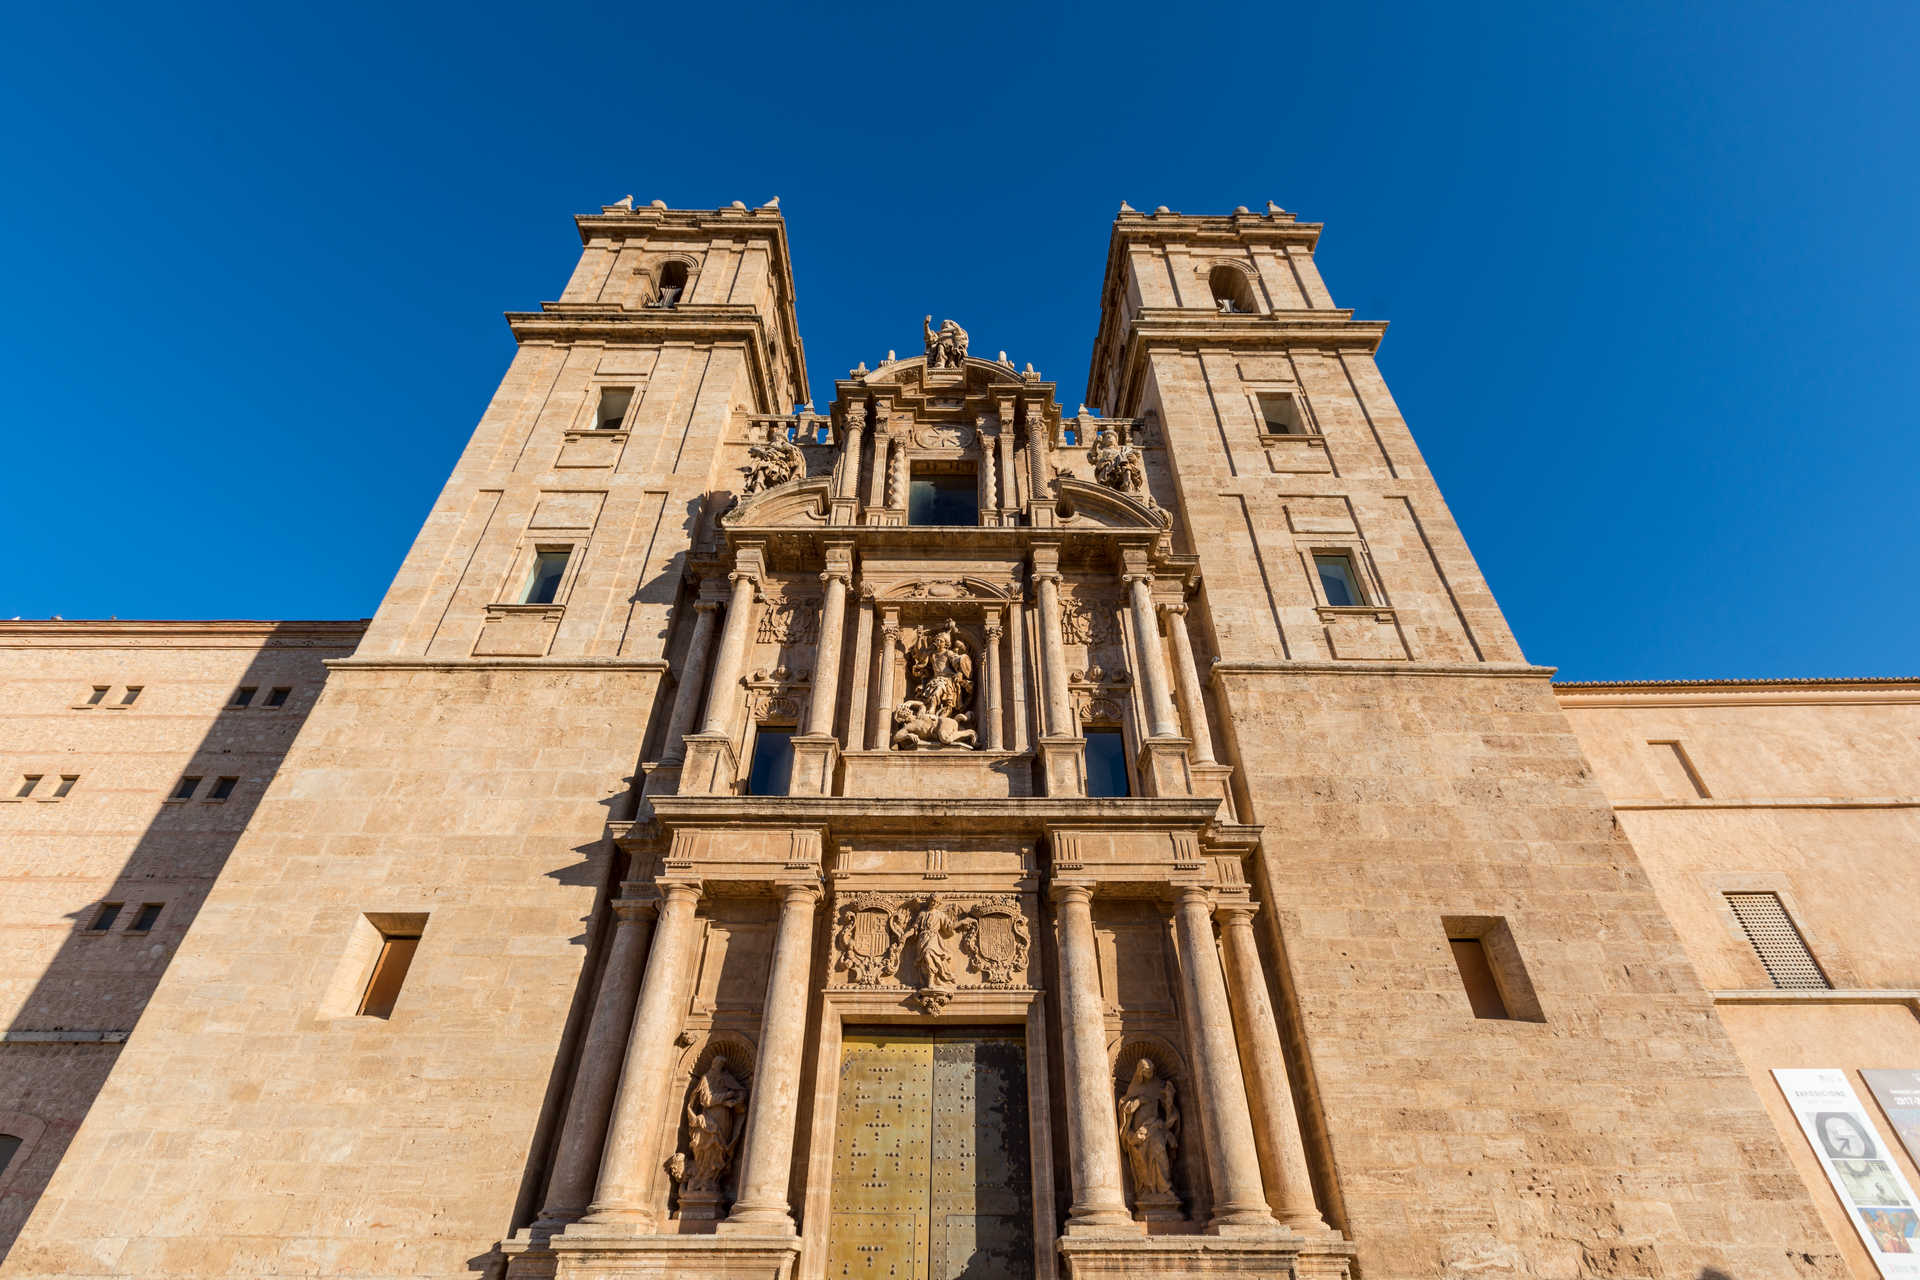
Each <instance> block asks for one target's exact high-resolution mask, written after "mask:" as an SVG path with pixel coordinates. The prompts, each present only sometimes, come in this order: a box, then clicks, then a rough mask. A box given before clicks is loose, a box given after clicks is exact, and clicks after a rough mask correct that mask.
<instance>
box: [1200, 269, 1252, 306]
mask: <svg viewBox="0 0 1920 1280" xmlns="http://www.w3.org/2000/svg"><path fill="white" fill-rule="evenodd" d="M1207 287H1208V288H1209V289H1211V290H1212V291H1213V305H1214V306H1215V307H1216V308H1218V309H1219V311H1220V314H1221V315H1223V316H1250V315H1255V314H1258V312H1259V310H1260V308H1259V306H1258V305H1257V304H1256V303H1255V302H1254V300H1253V286H1252V285H1250V284H1248V283H1247V277H1246V273H1245V272H1243V271H1239V270H1236V269H1235V268H1233V267H1215V268H1214V269H1213V270H1212V271H1210V272H1208V273H1207Z"/></svg>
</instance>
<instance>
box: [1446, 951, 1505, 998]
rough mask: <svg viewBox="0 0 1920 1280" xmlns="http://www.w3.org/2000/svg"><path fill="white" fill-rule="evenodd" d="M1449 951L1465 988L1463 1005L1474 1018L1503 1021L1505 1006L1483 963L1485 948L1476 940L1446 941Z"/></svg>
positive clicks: (1491, 970) (1486, 965)
mask: <svg viewBox="0 0 1920 1280" xmlns="http://www.w3.org/2000/svg"><path fill="white" fill-rule="evenodd" d="M1447 945H1448V946H1449V947H1451V948H1453V963H1454V965H1455V966H1456V967H1458V968H1459V970H1460V981H1461V982H1462V983H1464V984H1465V986H1466V988H1467V1003H1468V1004H1470V1005H1472V1006H1473V1016H1474V1017H1476V1018H1504V1017H1506V1016H1507V1002H1506V1001H1505V1000H1503V999H1502V998H1501V996H1500V983H1499V981H1498V980H1497V979H1495V978H1494V976H1493V965H1492V964H1491V963H1490V962H1489V961H1488V960H1487V945H1486V943H1484V942H1482V941H1481V940H1480V939H1478V938H1448V939H1447Z"/></svg>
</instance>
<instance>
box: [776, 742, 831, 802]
mask: <svg viewBox="0 0 1920 1280" xmlns="http://www.w3.org/2000/svg"><path fill="white" fill-rule="evenodd" d="M839 759H840V743H839V741H838V740H837V739H835V738H834V736H833V735H832V734H828V733H820V734H814V733H809V734H803V735H801V736H799V737H796V738H795V739H794V740H793V773H792V775H791V777H790V778H789V780H788V783H787V794H788V795H790V796H830V795H832V794H833V774H834V766H835V765H836V764H837V763H838V762H839Z"/></svg>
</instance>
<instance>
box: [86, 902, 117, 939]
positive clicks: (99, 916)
mask: <svg viewBox="0 0 1920 1280" xmlns="http://www.w3.org/2000/svg"><path fill="white" fill-rule="evenodd" d="M123 905H124V904H123V903H118V902H103V903H101V904H100V909H99V910H98V911H96V912H94V913H93V923H92V924H90V925H88V926H87V929H88V930H89V931H90V932H92V933H105V932H106V931H107V930H109V929H111V928H113V922H114V921H115V920H118V919H119V918H120V908H121V907H122V906H123Z"/></svg>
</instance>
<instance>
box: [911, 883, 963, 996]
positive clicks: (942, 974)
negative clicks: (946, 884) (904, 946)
mask: <svg viewBox="0 0 1920 1280" xmlns="http://www.w3.org/2000/svg"><path fill="white" fill-rule="evenodd" d="M955 932H957V930H956V927H955V921H954V918H953V913H952V912H951V911H950V910H948V909H947V906H946V904H945V903H943V902H941V901H940V900H939V899H937V898H929V899H928V900H927V905H926V908H925V909H924V910H922V911H921V912H920V914H919V916H918V917H917V918H916V919H915V920H914V922H913V947H914V951H915V953H916V954H918V955H919V957H920V972H921V973H923V974H925V975H926V982H927V985H928V986H930V987H950V986H952V985H953V952H952V951H951V950H950V949H949V948H948V946H947V939H949V938H951V937H953V936H954V934H955Z"/></svg>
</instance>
